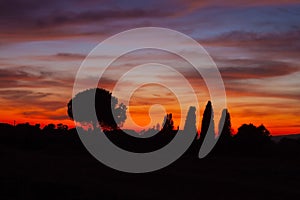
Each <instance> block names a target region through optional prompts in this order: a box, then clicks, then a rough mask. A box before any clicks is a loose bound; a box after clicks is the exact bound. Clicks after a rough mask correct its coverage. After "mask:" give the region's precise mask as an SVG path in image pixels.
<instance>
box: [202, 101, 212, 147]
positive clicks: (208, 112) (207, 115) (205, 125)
mask: <svg viewBox="0 0 300 200" xmlns="http://www.w3.org/2000/svg"><path fill="white" fill-rule="evenodd" d="M210 123H211V126H212V127H211V128H212V130H213V132H215V125H214V124H215V123H214V112H213V108H212V104H211V101H208V102H207V104H206V107H205V110H204V113H203V118H202V123H201V132H200V143H201V144H202V143H203V141H204V138H205V136H206V134H207V131H208V129H209V125H210Z"/></svg>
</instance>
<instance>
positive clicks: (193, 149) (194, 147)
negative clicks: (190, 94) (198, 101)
mask: <svg viewBox="0 0 300 200" xmlns="http://www.w3.org/2000/svg"><path fill="white" fill-rule="evenodd" d="M195 112H196V108H195V107H192V106H191V107H190V108H189V111H188V114H187V116H186V120H185V124H184V130H185V133H188V134H195V139H194V140H193V142H192V144H191V145H190V147H189V148H188V150H187V151H186V153H185V155H189V156H194V157H197V155H198V152H199V150H200V146H201V144H200V140H197V128H196V113H195Z"/></svg>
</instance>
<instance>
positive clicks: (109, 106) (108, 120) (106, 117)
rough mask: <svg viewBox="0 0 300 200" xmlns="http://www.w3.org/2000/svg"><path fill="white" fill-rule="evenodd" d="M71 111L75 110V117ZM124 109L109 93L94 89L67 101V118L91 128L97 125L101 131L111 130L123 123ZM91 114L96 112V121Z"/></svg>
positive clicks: (124, 117)
mask: <svg viewBox="0 0 300 200" xmlns="http://www.w3.org/2000/svg"><path fill="white" fill-rule="evenodd" d="M93 100H95V101H94V102H95V104H94V105H93ZM73 106H74V108H73ZM73 109H76V116H74V115H73ZM126 109H127V108H126V106H125V105H124V104H122V103H121V104H118V99H117V98H116V97H114V96H112V94H111V92H109V91H107V90H105V89H102V88H94V89H88V90H85V91H83V92H80V93H78V94H77V95H76V96H75V97H74V98H73V99H71V100H70V101H69V103H68V116H69V117H70V118H71V119H72V120H75V121H77V122H81V123H88V124H91V125H92V126H93V128H96V127H97V125H98V124H99V125H100V127H101V128H102V129H103V130H112V129H116V128H118V127H120V126H122V125H123V123H124V122H125V120H126ZM93 112H96V116H97V121H95V119H94V118H93V115H92V113H93Z"/></svg>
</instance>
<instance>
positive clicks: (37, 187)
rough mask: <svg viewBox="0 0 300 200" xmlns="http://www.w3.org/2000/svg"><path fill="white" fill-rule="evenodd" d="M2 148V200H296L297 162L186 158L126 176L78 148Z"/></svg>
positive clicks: (298, 184)
mask: <svg viewBox="0 0 300 200" xmlns="http://www.w3.org/2000/svg"><path fill="white" fill-rule="evenodd" d="M69 142H70V143H69V144H64V143H60V142H59V139H58V140H57V141H56V142H55V140H53V141H52V142H51V143H47V145H46V146H45V147H42V148H41V147H38V148H31V147H30V148H28V147H19V146H14V145H8V144H1V148H0V149H1V152H0V156H1V165H0V166H1V171H0V187H1V194H0V195H1V197H0V198H1V199H3V200H5V199H43V200H46V199H51V200H53V199H131V200H132V199H280V200H281V199H297V198H299V197H300V158H299V157H295V156H289V155H284V154H282V155H280V156H274V155H269V156H250V155H248V156H242V155H238V156H237V155H235V156H228V155H222V156H221V155H219V156H218V155H215V156H213V155H212V156H209V157H207V158H205V159H202V160H200V159H196V158H194V157H189V156H185V157H183V158H181V159H180V160H178V161H176V162H175V163H173V164H172V165H170V166H168V167H166V168H164V169H162V170H159V171H156V172H152V173H146V174H128V173H123V172H118V171H115V170H113V169H110V168H108V167H106V166H104V165H102V164H101V163H99V162H98V161H97V160H95V159H94V158H93V157H92V156H91V155H90V154H89V153H88V152H87V151H86V150H85V149H84V147H83V146H82V145H81V144H80V143H77V144H72V141H69Z"/></svg>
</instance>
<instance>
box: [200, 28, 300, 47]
mask: <svg viewBox="0 0 300 200" xmlns="http://www.w3.org/2000/svg"><path fill="white" fill-rule="evenodd" d="M201 43H203V44H204V45H213V46H227V47H228V46H229V47H237V48H246V49H249V50H252V51H257V52H264V53H268V52H278V53H285V52H291V53H296V52H298V51H300V27H297V28H295V29H291V30H287V31H285V32H279V33H268V32H264V33H257V32H246V31H230V32H226V33H222V34H220V35H219V36H216V37H213V38H210V39H203V40H201Z"/></svg>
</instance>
